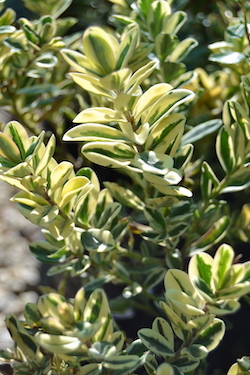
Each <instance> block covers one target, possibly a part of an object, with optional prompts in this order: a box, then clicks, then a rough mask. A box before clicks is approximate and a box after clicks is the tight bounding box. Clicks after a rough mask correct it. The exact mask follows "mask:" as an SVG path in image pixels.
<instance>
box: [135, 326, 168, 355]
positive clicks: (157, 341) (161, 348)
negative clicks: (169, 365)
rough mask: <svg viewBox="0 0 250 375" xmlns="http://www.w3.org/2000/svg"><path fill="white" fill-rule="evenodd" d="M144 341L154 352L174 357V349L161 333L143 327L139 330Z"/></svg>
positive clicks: (139, 334)
mask: <svg viewBox="0 0 250 375" xmlns="http://www.w3.org/2000/svg"><path fill="white" fill-rule="evenodd" d="M138 336H139V338H140V339H141V341H142V343H143V344H144V345H145V346H146V347H147V348H148V349H149V350H151V351H152V352H153V353H155V354H157V355H160V356H163V357H164V358H165V357H173V356H174V351H173V349H172V348H171V345H170V344H169V342H168V340H167V339H165V337H163V336H162V335H161V334H160V333H158V332H156V331H154V330H152V329H150V328H142V329H140V330H139V331H138Z"/></svg>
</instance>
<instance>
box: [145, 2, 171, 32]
mask: <svg viewBox="0 0 250 375" xmlns="http://www.w3.org/2000/svg"><path fill="white" fill-rule="evenodd" d="M169 14H171V8H170V5H169V4H168V3H167V2H165V1H158V0H156V1H153V2H152V4H151V6H150V8H149V11H148V13H147V27H148V30H149V32H150V34H151V35H152V37H153V38H155V37H156V35H158V34H159V33H161V32H162V31H165V30H164V26H165V23H166V19H167V16H168V15H169Z"/></svg>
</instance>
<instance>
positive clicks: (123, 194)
mask: <svg viewBox="0 0 250 375" xmlns="http://www.w3.org/2000/svg"><path fill="white" fill-rule="evenodd" d="M104 186H105V187H106V188H107V189H108V191H109V192H110V194H111V195H112V196H113V197H114V198H115V199H116V200H117V201H118V202H120V203H121V204H123V205H125V206H128V207H132V208H135V209H137V210H143V208H144V203H143V202H142V201H141V199H140V198H139V197H138V196H137V195H135V194H134V193H133V192H132V191H131V190H129V189H126V188H124V187H122V186H120V185H118V184H116V183H115V182H104Z"/></svg>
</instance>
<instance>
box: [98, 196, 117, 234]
mask: <svg viewBox="0 0 250 375" xmlns="http://www.w3.org/2000/svg"><path fill="white" fill-rule="evenodd" d="M121 209H122V206H121V204H120V203H118V202H114V203H110V204H109V205H108V206H107V207H106V208H105V210H104V211H103V212H102V213H101V215H100V217H99V219H98V222H97V225H96V226H97V227H98V228H102V229H108V228H110V224H111V223H112V221H113V220H114V218H115V217H117V215H118V214H119V213H120V211H121Z"/></svg>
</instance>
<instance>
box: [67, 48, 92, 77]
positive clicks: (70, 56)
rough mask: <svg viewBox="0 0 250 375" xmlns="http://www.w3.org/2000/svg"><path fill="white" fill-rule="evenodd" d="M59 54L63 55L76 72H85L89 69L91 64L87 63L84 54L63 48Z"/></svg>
mask: <svg viewBox="0 0 250 375" xmlns="http://www.w3.org/2000/svg"><path fill="white" fill-rule="evenodd" d="M61 54H62V55H63V57H64V59H65V60H66V62H67V63H68V64H69V65H70V66H72V68H74V69H75V70H76V71H77V72H82V73H86V70H90V71H91V69H92V67H91V64H90V63H89V61H88V59H87V58H86V56H84V55H83V54H82V53H80V52H77V51H72V50H70V49H67V48H63V49H62V50H61Z"/></svg>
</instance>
